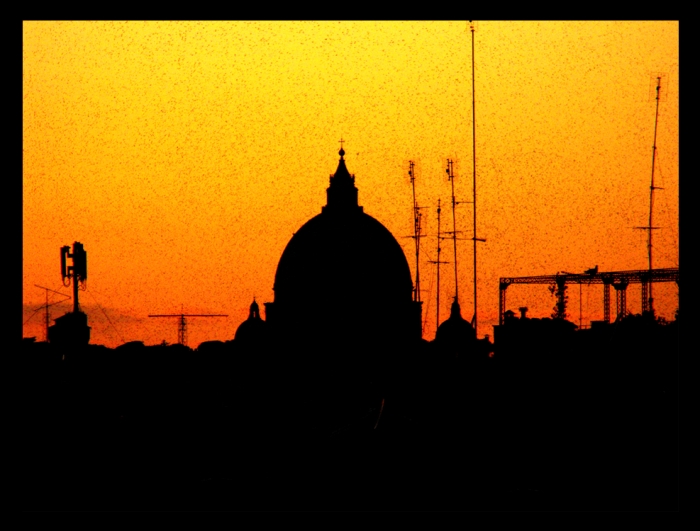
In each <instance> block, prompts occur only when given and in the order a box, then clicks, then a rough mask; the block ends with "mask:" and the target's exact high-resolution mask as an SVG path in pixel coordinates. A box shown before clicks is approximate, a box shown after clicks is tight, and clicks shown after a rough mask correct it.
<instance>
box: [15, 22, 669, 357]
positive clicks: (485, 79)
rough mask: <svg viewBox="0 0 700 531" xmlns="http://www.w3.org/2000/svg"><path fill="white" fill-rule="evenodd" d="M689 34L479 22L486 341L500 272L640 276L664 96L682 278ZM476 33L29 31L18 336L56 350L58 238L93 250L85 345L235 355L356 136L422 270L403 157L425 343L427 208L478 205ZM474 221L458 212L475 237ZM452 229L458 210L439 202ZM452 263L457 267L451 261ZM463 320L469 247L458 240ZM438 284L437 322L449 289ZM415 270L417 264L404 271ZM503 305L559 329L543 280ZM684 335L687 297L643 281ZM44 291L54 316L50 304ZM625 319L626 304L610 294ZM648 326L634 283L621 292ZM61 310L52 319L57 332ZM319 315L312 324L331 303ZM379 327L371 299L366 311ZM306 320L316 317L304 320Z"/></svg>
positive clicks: (362, 168)
mask: <svg viewBox="0 0 700 531" xmlns="http://www.w3.org/2000/svg"><path fill="white" fill-rule="evenodd" d="M678 31H679V25H678V22H674V21H671V22H653V21H651V22H531V21H527V22H488V21H479V23H478V26H477V31H476V33H475V52H476V55H475V69H476V70H475V84H476V162H477V192H478V199H477V206H478V211H477V213H478V220H477V222H478V236H479V237H481V238H486V240H487V241H486V242H485V243H481V244H479V251H478V253H479V254H478V260H479V263H478V312H479V329H478V334H479V336H480V337H483V336H484V335H486V334H490V335H491V336H492V335H493V328H492V325H493V324H494V323H495V322H497V319H498V292H499V290H498V279H499V277H504V276H525V275H547V274H549V275H551V274H554V273H556V272H558V271H570V272H583V271H584V270H585V269H588V268H591V267H594V266H595V265H598V267H599V269H600V271H614V270H626V269H644V268H646V267H648V261H647V249H646V238H647V236H646V232H644V231H641V230H635V229H634V228H633V227H635V226H643V225H647V224H648V215H649V185H650V180H651V169H652V145H653V137H654V116H655V106H656V102H655V100H654V99H653V96H654V90H653V84H654V83H653V78H655V77H656V73H662V74H663V76H662V98H661V102H660V107H659V120H658V136H657V146H658V150H657V160H656V167H655V184H656V185H657V186H660V187H663V188H664V190H660V191H658V192H657V193H656V194H655V205H654V225H658V226H660V227H662V229H660V230H658V231H655V233H654V264H653V265H654V267H658V268H661V267H677V266H678V248H679V243H678V195H679V192H678V135H679V132H678V68H679V67H678V54H679V52H678ZM471 87H472V71H471V34H470V32H469V31H468V24H467V22H466V21H459V22H43V21H42V22H24V24H23V284H22V285H23V302H24V307H23V322H24V323H25V324H24V327H23V334H24V336H36V337H37V339H38V340H43V339H44V323H43V311H38V312H36V313H34V311H35V310H36V309H37V308H38V307H39V306H41V305H42V304H43V303H44V300H45V299H44V298H45V292H44V290H42V289H40V288H37V287H35V284H38V285H41V286H46V287H49V288H51V289H54V290H56V291H60V292H65V293H67V294H71V289H70V288H66V287H63V285H62V283H61V276H60V254H59V250H60V248H61V246H63V245H72V244H73V242H74V241H76V240H77V241H80V242H82V243H83V244H84V245H85V249H86V251H87V255H88V281H87V291H81V292H80V296H81V298H80V301H81V307H82V309H83V310H84V311H86V313H87V314H88V318H89V325H90V326H92V336H91V342H92V343H97V344H103V345H107V346H110V347H115V346H117V345H119V344H121V343H123V342H125V341H133V340H141V341H144V342H145V343H146V344H155V343H160V342H161V341H162V340H166V341H168V342H171V343H174V342H176V341H177V323H176V319H149V318H148V317H147V316H148V314H164V313H177V312H180V311H181V309H182V310H183V311H184V312H185V313H223V314H228V318H199V319H191V320H190V321H189V323H188V325H189V326H188V328H189V330H188V333H189V345H190V346H192V347H196V346H197V345H198V344H199V343H201V342H202V341H206V340H215V339H218V340H228V339H232V338H233V336H234V333H235V330H236V328H237V327H238V325H239V324H240V323H241V322H242V321H243V320H244V319H245V318H246V317H247V314H248V306H249V305H250V303H251V302H252V300H253V297H254V296H255V297H257V300H258V301H259V302H265V301H272V300H273V291H272V286H273V282H274V275H275V271H276V267H277V263H278V260H279V258H280V256H281V254H282V251H283V250H284V248H285V246H286V244H287V242H288V241H289V239H290V238H291V236H292V234H293V232H295V231H296V230H298V229H299V227H301V225H302V224H303V223H305V222H306V221H307V220H308V219H310V218H311V217H313V216H314V215H316V214H318V213H320V211H321V207H322V206H323V205H324V204H325V203H326V196H325V190H326V187H327V186H328V177H329V175H330V174H331V173H333V172H334V171H335V169H336V167H337V161H338V149H339V147H340V144H339V140H340V138H341V137H342V138H343V139H345V141H346V142H345V144H344V147H345V150H346V156H345V159H346V161H347V166H348V169H349V171H350V172H351V173H354V174H355V176H356V185H357V188H358V189H359V202H360V204H361V205H362V206H363V207H364V210H365V212H367V213H368V214H370V215H372V216H373V217H375V218H376V219H378V220H379V221H380V222H381V223H383V224H384V225H385V226H386V227H387V228H388V229H389V230H390V231H391V232H392V234H394V236H395V237H396V238H397V240H398V241H399V243H401V245H402V246H403V248H404V252H405V253H406V257H407V259H408V262H409V265H410V267H411V270H412V271H413V272H414V269H415V260H414V248H413V240H412V239H410V238H407V236H409V235H410V234H412V231H413V213H412V195H411V184H410V181H409V179H408V175H407V170H408V161H409V160H414V161H416V162H417V180H416V194H417V201H418V203H419V204H420V205H421V206H425V207H428V208H426V209H424V210H423V211H422V212H423V229H424V233H425V234H426V235H427V236H426V237H425V238H424V239H423V243H422V250H421V287H422V288H423V289H424V290H425V291H424V292H423V294H422V299H423V301H424V303H423V308H424V312H423V314H424V319H425V328H424V335H423V336H424V337H425V338H426V339H433V337H434V334H435V289H436V285H435V267H434V266H433V265H431V264H429V263H428V261H429V260H435V259H436V252H435V251H436V229H437V221H436V213H435V210H436V207H437V200H438V199H439V198H440V199H441V200H442V204H443V207H447V206H448V205H449V199H450V183H449V182H448V180H447V178H446V174H445V167H446V159H447V158H448V157H449V158H453V159H456V160H457V165H456V170H457V171H456V173H457V178H456V180H455V193H456V197H457V200H458V201H471V197H472V160H473V159H472V105H471V102H472V88H471ZM472 212H473V211H472V205H470V204H464V205H459V206H458V207H457V225H458V227H457V228H458V230H463V231H465V236H466V237H471V236H472V215H473V214H472ZM442 216H443V217H442V220H443V225H442V228H443V230H449V229H450V227H449V226H448V224H449V225H451V223H452V221H451V214H450V209H449V208H443V214H442ZM442 248H443V251H444V253H443V255H442V257H441V258H442V259H444V260H452V256H451V245H450V244H449V242H444V243H443V245H442ZM458 260H459V288H460V297H459V298H460V302H461V305H462V314H463V316H464V317H465V318H466V319H468V320H469V319H471V316H472V314H473V308H472V305H473V269H472V260H473V254H472V242H470V241H460V242H458ZM450 267H452V265H451V264H450V265H448V266H444V269H442V270H441V297H440V303H441V319H444V318H446V317H447V316H448V314H449V305H450V303H451V296H452V295H453V294H454V281H453V279H452V274H451V269H449V268H450ZM414 274H415V272H414ZM602 293H603V292H602V286H590V287H585V286H584V287H583V288H582V289H581V290H580V291H579V287H578V286H577V285H571V286H570V288H569V308H568V311H569V319H570V320H571V321H573V322H575V323H576V324H579V318H580V319H581V321H582V322H583V324H584V325H587V324H588V323H589V322H590V321H591V320H596V319H601V318H602V315H603V305H602V300H603V295H602ZM507 295H508V308H509V309H513V310H517V307H518V306H528V307H529V308H530V312H529V314H530V315H532V316H536V317H545V316H549V315H550V313H551V312H552V306H553V305H554V302H555V300H554V297H553V296H552V295H551V294H550V293H549V291H548V290H547V289H546V286H512V287H510V288H509V289H508V292H507ZM654 296H655V306H656V310H657V314H658V315H661V316H663V317H666V318H668V319H672V318H673V315H674V312H675V310H676V308H677V304H678V288H677V286H676V284H675V283H669V284H657V285H655V287H654ZM59 299H60V297H59V296H58V295H53V294H52V296H51V299H50V302H53V301H55V300H59ZM613 304H614V296H613ZM627 304H628V309H629V310H631V311H632V312H634V313H639V312H640V311H641V308H640V305H641V303H640V288H639V285H632V286H630V288H629V290H628V301H627ZM70 309H71V303H70V301H69V302H68V303H64V304H56V305H54V306H51V307H50V310H51V318H52V323H53V318H55V317H58V316H59V315H62V314H63V313H65V312H66V311H68V310H70ZM319 311H323V309H322V308H319ZM368 311H381V294H377V298H376V300H373V301H368ZM310 319H313V316H310Z"/></svg>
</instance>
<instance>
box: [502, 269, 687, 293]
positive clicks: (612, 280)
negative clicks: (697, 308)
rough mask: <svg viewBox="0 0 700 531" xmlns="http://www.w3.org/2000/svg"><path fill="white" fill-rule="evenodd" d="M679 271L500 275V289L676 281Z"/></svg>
mask: <svg viewBox="0 0 700 531" xmlns="http://www.w3.org/2000/svg"><path fill="white" fill-rule="evenodd" d="M679 277H680V272H679V269H678V268H667V269H652V270H651V271H650V270H649V269H639V270H632V271H608V272H600V273H595V274H587V273H581V274H560V275H541V276H530V277H501V278H500V279H499V280H500V285H501V289H506V288H507V287H508V286H510V285H511V284H556V283H557V282H564V283H569V284H617V283H619V282H621V281H626V282H627V283H628V284H641V283H642V282H649V281H651V282H674V281H675V282H678V280H679Z"/></svg>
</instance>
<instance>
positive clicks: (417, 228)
mask: <svg viewBox="0 0 700 531" xmlns="http://www.w3.org/2000/svg"><path fill="white" fill-rule="evenodd" d="M414 166H415V165H414V163H413V161H412V160H409V161H408V168H409V169H408V174H409V175H410V176H411V186H412V187H413V238H414V239H415V242H416V286H415V292H414V294H413V300H414V301H420V273H419V267H420V265H419V241H418V238H419V234H418V233H419V231H420V225H419V220H418V204H417V203H416V175H415V169H414Z"/></svg>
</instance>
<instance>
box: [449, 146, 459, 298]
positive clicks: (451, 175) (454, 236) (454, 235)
mask: <svg viewBox="0 0 700 531" xmlns="http://www.w3.org/2000/svg"><path fill="white" fill-rule="evenodd" d="M447 174H448V175H449V177H448V178H449V179H450V182H451V183H452V242H453V247H454V257H455V302H456V303H459V289H458V287H457V221H456V219H455V205H456V202H455V176H454V168H453V167H452V161H451V160H450V159H447Z"/></svg>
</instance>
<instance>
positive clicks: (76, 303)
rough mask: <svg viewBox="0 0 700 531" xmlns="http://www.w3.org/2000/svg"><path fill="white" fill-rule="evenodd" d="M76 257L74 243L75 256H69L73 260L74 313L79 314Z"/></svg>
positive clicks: (74, 252) (74, 251)
mask: <svg viewBox="0 0 700 531" xmlns="http://www.w3.org/2000/svg"><path fill="white" fill-rule="evenodd" d="M75 255H76V248H75V243H73V254H71V255H69V256H70V258H72V259H73V313H78V312H79V311H80V306H79V305H78V268H77V267H75Z"/></svg>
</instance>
